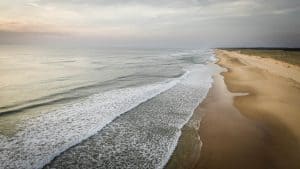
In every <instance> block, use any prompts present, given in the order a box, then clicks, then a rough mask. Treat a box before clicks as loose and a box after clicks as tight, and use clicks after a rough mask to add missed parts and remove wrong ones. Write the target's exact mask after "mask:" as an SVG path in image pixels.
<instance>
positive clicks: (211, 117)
mask: <svg viewBox="0 0 300 169" xmlns="http://www.w3.org/2000/svg"><path fill="white" fill-rule="evenodd" d="M216 55H217V57H218V58H219V61H218V63H217V64H218V65H220V66H221V67H223V68H224V69H223V70H221V71H220V72H222V73H217V74H216V75H215V76H214V84H213V87H212V88H211V89H210V91H209V94H208V96H207V98H206V99H205V100H204V101H203V102H202V103H201V104H200V105H199V107H198V108H197V109H196V110H195V113H194V117H192V119H193V118H197V117H198V118H201V119H202V120H201V125H199V128H198V129H195V128H194V129H192V127H189V126H191V125H189V124H187V125H186V126H185V128H184V129H185V130H183V136H182V137H181V139H180V142H179V144H178V148H177V149H176V151H175V153H174V155H173V157H172V160H171V161H170V162H169V165H168V166H167V167H166V168H197V169H241V168H243V169H248V168H249V169H266V168H275V169H296V168H300V162H299V161H300V156H299V153H300V124H299V121H300V106H299V100H300V85H299V75H300V71H299V67H298V66H295V65H290V64H288V63H283V62H281V61H278V60H274V59H270V58H260V57H258V56H248V55H244V54H240V53H238V52H230V51H224V50H216ZM191 121H193V120H191ZM190 123H191V122H190ZM187 129H188V130H187ZM187 131H188V132H187ZM192 131H194V133H195V131H197V132H198V136H199V137H200V139H201V142H202V143H201V142H200V143H199V144H198V146H197V142H195V141H191V140H195V139H191V137H186V136H185V135H188V134H186V133H193V132H192ZM199 145H200V146H201V150H200V151H199V150H198V149H197V147H199ZM193 147H194V148H195V149H194V150H195V151H194V152H196V153H189V152H190V149H191V148H193ZM174 161H176V162H174Z"/></svg>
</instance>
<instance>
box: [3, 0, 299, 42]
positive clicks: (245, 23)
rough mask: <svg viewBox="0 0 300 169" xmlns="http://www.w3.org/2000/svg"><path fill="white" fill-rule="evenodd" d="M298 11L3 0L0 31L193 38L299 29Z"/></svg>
mask: <svg viewBox="0 0 300 169" xmlns="http://www.w3.org/2000/svg"><path fill="white" fill-rule="evenodd" d="M299 13H300V1H299V0H286V1H282V0H31V1H24V0H11V1H1V2H0V31H5V32H7V31H8V32H31V33H30V35H33V34H34V33H33V32H40V33H41V32H45V33H46V32H49V33H56V32H57V33H65V34H73V35H76V36H78V35H80V36H87V37H94V38H101V37H106V38H108V37H111V38H117V37H120V38H126V37H127V38H128V39H130V38H131V39H133V38H139V39H144V40H146V39H149V38H156V39H164V38H165V39H183V38H185V39H193V40H192V41H197V39H196V38H198V39H200V38H201V39H206V40H214V41H218V38H217V37H216V36H217V35H218V36H219V37H223V38H229V37H228V36H227V35H226V34H230V35H233V34H234V33H238V34H243V33H245V32H247V34H249V38H252V37H255V38H257V39H259V37H260V36H262V33H259V32H257V31H258V30H259V31H260V32H264V33H265V34H268V31H270V32H272V31H273V30H272V29H280V30H276V31H277V32H283V33H284V34H293V32H287V31H289V30H290V29H291V28H290V27H291V26H290V25H294V26H293V27H294V28H293V31H294V30H296V29H298V28H299V29H298V30H300V27H299V25H300V21H299V19H298V16H297V15H298V14H299ZM258 23H259V24H258ZM274 25H275V26H276V28H274V27H272V26H274ZM294 32H295V31H294ZM296 32H297V31H296ZM283 33H282V34H283ZM274 34H275V33H274V31H273V34H272V35H274ZM240 36H241V35H240ZM243 36H244V35H243ZM231 38H232V39H238V37H231ZM244 38H245V36H244Z"/></svg>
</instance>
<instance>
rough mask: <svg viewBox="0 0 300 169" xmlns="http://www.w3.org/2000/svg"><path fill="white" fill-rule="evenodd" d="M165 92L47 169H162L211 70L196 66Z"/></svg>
mask: <svg viewBox="0 0 300 169" xmlns="http://www.w3.org/2000/svg"><path fill="white" fill-rule="evenodd" d="M189 70H190V71H191V72H190V73H189V74H188V75H186V77H185V78H184V79H182V80H181V81H180V82H179V83H177V84H176V85H175V86H174V87H172V88H170V89H169V90H167V91H165V92H163V93H161V94H159V95H157V96H155V97H154V98H152V99H150V100H148V101H147V102H144V103H143V104H140V105H139V106H137V107H135V108H134V109H132V110H130V111H128V112H127V113H125V114H124V115H122V116H120V117H119V118H117V119H116V120H115V121H113V122H112V123H110V124H108V125H107V126H105V127H104V128H103V129H102V130H101V131H99V132H98V133H97V134H95V135H94V136H92V137H90V138H89V139H87V140H86V141H84V142H82V143H80V144H79V145H78V146H75V147H72V148H70V149H68V150H67V151H65V152H64V153H63V154H61V155H60V156H59V157H58V158H56V159H55V160H54V161H52V162H51V163H50V164H49V165H47V166H46V167H45V168H46V169H50V168H51V169H52V168H53V169H54V168H55V169H65V168H72V169H80V168H90V169H96V168H97V169H99V168H100V169H106V168H123V169H140V168H149V169H162V168H163V167H164V166H165V165H166V163H167V162H168V160H169V158H170V157H171V155H172V153H173V151H174V150H175V148H176V145H177V142H178V139H179V137H180V135H181V128H182V127H183V126H184V125H185V124H186V123H187V122H188V120H189V119H190V118H191V116H192V114H193V111H194V109H195V108H196V107H197V106H198V104H199V103H200V102H201V101H202V100H203V99H204V98H205V96H206V95H207V92H208V90H209V88H210V86H211V82H212V78H211V76H212V74H213V72H214V68H212V67H211V66H207V65H197V66H195V67H191V68H189Z"/></svg>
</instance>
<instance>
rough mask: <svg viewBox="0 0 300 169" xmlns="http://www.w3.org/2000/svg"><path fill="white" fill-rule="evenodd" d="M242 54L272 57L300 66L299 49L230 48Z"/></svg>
mask: <svg viewBox="0 0 300 169" xmlns="http://www.w3.org/2000/svg"><path fill="white" fill-rule="evenodd" d="M231 50H234V51H239V52H240V53H242V54H247V55H255V56H260V57H263V58H273V59H277V60H280V61H283V62H287V63H290V64H293V65H298V66H300V51H299V50H298V51H297V50H281V49H273V50H270V49H267V50H266V49H231Z"/></svg>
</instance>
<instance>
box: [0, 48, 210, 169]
mask: <svg viewBox="0 0 300 169" xmlns="http://www.w3.org/2000/svg"><path fill="white" fill-rule="evenodd" d="M214 61H215V57H214V52H213V50H211V49H149V48H147V49H142V48H138V49H135V48H96V47H76V48H75V47H62V46H60V47H58V46H45V45H44V46H42V45H40V46H29V45H27V46H25V45H2V46H0V77H1V81H0V152H1V153H0V168H6V169H12V168H24V169H31V168H43V167H44V168H56V169H57V168H64V169H65V168H70V169H71V168H72V169H76V168H78V169H79V168H130V169H134V168H157V169H160V168H163V167H164V166H165V165H166V163H167V162H168V160H169V158H170V156H171V155H172V152H173V151H174V149H175V148H176V145H177V141H178V139H179V137H180V135H181V128H182V127H183V126H184V124H186V123H187V121H188V120H189V119H190V117H191V116H192V114H193V111H194V109H195V108H196V107H197V106H198V105H199V103H200V102H201V101H202V100H203V99H204V98H205V97H206V95H207V93H208V90H209V88H210V87H211V83H212V81H213V80H212V75H213V73H214V72H215V70H214V68H213V66H212V63H213V62H214Z"/></svg>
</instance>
